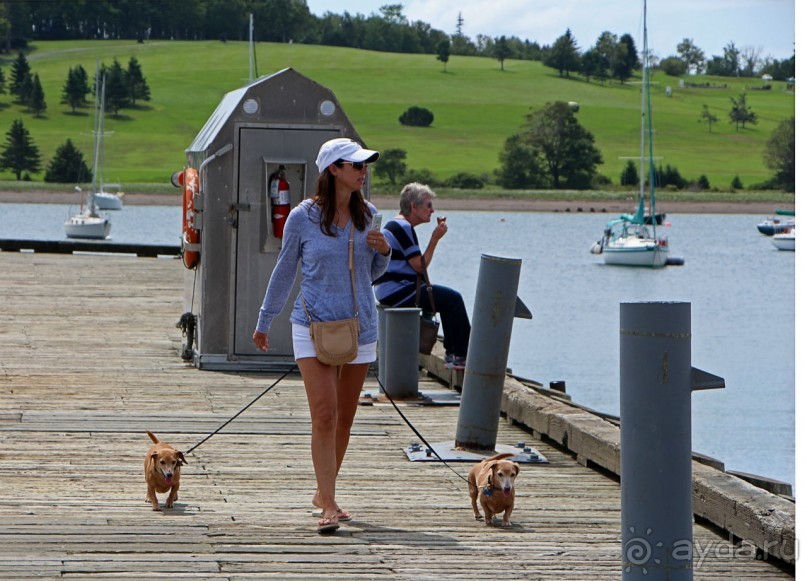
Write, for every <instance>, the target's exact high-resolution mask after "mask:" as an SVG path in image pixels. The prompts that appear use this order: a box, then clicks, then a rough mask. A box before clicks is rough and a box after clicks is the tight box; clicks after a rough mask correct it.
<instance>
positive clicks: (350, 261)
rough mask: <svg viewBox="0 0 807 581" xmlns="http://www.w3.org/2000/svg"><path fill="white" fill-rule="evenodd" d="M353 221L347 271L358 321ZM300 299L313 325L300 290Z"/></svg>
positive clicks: (351, 223) (354, 313)
mask: <svg viewBox="0 0 807 581" xmlns="http://www.w3.org/2000/svg"><path fill="white" fill-rule="evenodd" d="M354 230H355V228H354V226H353V220H351V221H350V238H349V239H348V245H347V248H348V255H347V269H348V270H349V271H350V285H351V288H352V289H353V316H354V317H355V318H356V320H358V319H359V303H358V300H357V299H356V272H355V270H354V269H353V233H354ZM300 299H301V301H302V303H303V311H304V312H305V317H306V318H307V319H308V322H309V324H310V323H312V322H313V321H312V319H311V314H310V313H309V312H308V307H306V306H305V297H304V296H303V291H302V289H301V290H300Z"/></svg>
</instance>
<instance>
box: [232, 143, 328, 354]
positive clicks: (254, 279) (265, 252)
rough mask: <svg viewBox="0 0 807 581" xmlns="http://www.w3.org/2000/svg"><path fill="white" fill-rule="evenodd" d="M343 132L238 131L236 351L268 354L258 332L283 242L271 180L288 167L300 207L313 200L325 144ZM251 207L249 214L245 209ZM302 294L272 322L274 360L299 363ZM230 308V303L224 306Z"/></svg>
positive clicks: (294, 293) (292, 198)
mask: <svg viewBox="0 0 807 581" xmlns="http://www.w3.org/2000/svg"><path fill="white" fill-rule="evenodd" d="M340 136H341V132H340V131H339V130H338V129H311V128H305V129H295V128H287V127H284V128H274V127H268V128H261V127H242V128H240V129H239V132H238V173H237V180H238V183H237V186H236V192H237V194H236V195H237V200H238V202H237V207H238V208H240V209H241V210H240V211H239V212H238V228H237V229H236V237H237V241H236V244H235V248H236V257H235V260H234V264H235V269H236V272H235V273H234V277H233V280H234V281H235V288H234V289H233V293H232V295H231V296H233V297H234V320H233V331H234V340H233V342H232V344H233V345H234V349H233V353H234V355H236V356H243V355H264V354H262V353H261V352H259V351H258V350H257V349H256V348H255V345H254V344H253V343H252V332H253V331H254V330H255V322H256V321H257V319H258V311H259V309H260V306H261V303H262V302H263V296H264V293H265V292H266V285H267V283H268V282H269V276H270V275H271V273H272V269H273V268H274V267H275V264H277V256H278V253H279V251H280V242H281V241H280V238H275V237H274V236H273V234H272V224H271V218H270V216H271V213H270V211H269V210H270V208H271V203H270V201H269V192H268V179H269V177H270V176H271V174H272V173H274V172H275V171H277V170H278V169H279V168H280V166H283V168H284V173H285V176H286V179H287V181H288V182H289V186H290V201H291V206H292V207H294V206H296V205H297V204H298V203H300V202H301V201H302V200H303V198H308V197H311V195H312V194H313V188H314V183H315V182H316V179H317V174H318V172H317V166H316V163H315V160H316V156H317V152H318V151H319V148H320V146H321V145H322V144H323V143H324V142H325V141H327V140H329V139H333V138H335V137H340ZM247 207H248V208H249V209H248V210H245V208H247ZM298 292H299V283H295V285H294V289H292V292H291V295H290V296H289V300H288V301H287V303H286V305H285V307H284V309H283V311H282V312H281V313H280V315H278V317H277V318H276V319H275V320H274V322H273V323H272V328H271V331H270V335H269V353H268V355H266V356H268V357H282V358H284V359H285V358H288V359H289V361H291V360H293V356H294V352H293V350H292V345H291V323H289V314H290V312H291V308H292V306H293V302H294V298H295V297H296V296H297V294H298ZM222 307H224V305H222Z"/></svg>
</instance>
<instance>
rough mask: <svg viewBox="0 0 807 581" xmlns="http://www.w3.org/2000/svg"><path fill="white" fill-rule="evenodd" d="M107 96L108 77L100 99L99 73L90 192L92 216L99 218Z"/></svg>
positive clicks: (103, 82) (96, 87)
mask: <svg viewBox="0 0 807 581" xmlns="http://www.w3.org/2000/svg"><path fill="white" fill-rule="evenodd" d="M105 96H106V75H103V77H102V78H101V95H100V99H99V98H98V73H96V75H95V131H94V133H95V138H94V140H93V141H94V143H95V152H94V156H95V158H94V161H93V168H92V188H91V190H90V199H89V201H88V206H89V211H90V216H97V213H96V211H95V194H96V192H97V191H98V190H97V184H98V171H99V169H98V168H99V167H100V166H101V143H102V141H103V131H104V98H105Z"/></svg>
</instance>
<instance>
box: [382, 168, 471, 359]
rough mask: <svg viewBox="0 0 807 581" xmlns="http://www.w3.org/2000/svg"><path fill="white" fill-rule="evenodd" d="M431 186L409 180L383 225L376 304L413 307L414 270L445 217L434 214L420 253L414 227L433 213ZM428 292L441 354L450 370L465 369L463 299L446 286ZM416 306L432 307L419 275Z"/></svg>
mask: <svg viewBox="0 0 807 581" xmlns="http://www.w3.org/2000/svg"><path fill="white" fill-rule="evenodd" d="M436 197H437V194H435V193H434V192H433V191H432V190H431V188H429V187H428V186H426V185H423V184H419V183H411V184H407V185H406V186H404V188H403V190H401V200H400V203H401V213H400V214H398V215H397V216H395V217H394V218H393V219H392V220H390V221H389V222H387V224H386V225H385V226H384V230H383V232H384V236H385V237H386V238H387V242H389V245H390V247H391V248H392V257H391V259H390V264H389V267H388V268H387V272H386V273H384V274H383V275H382V276H381V277H380V278H378V279H376V280H375V281H374V282H373V285H374V287H375V296H376V299H377V300H378V302H379V303H381V304H382V305H384V306H387V307H414V306H415V295H416V290H417V289H416V284H417V277H418V274H422V273H423V270H424V266H425V267H428V265H429V264H430V263H431V261H432V257H433V256H434V251H435V249H436V248H437V243H438V242H439V241H440V239H441V238H442V237H443V236H445V235H446V232H448V225H447V224H446V219H445V218H437V226H436V227H435V229H434V232H432V236H431V239H430V240H429V244H428V246H426V250H425V251H423V252H421V249H420V245H419V244H418V238H417V235H416V234H415V226H418V225H419V224H426V223H428V222H429V221H430V220H431V216H432V214H434V203H433V200H434V198H436ZM432 294H433V295H434V304H435V309H436V310H437V313H438V314H439V315H440V321H441V323H442V327H443V336H444V341H443V345H444V346H445V350H446V356H445V363H446V367H447V368H449V369H465V357H466V355H467V354H468V339H469V337H470V335H471V324H470V322H469V321H468V313H467V311H466V310H465V301H463V299H462V295H461V294H460V293H459V292H457V291H456V290H454V289H452V288H449V287H447V286H442V285H437V284H432ZM420 306H421V307H423V308H424V310H427V309H431V304H430V303H429V298H428V294H427V293H426V285H425V282H423V281H422V279H421V289H420Z"/></svg>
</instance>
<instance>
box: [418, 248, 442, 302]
mask: <svg viewBox="0 0 807 581" xmlns="http://www.w3.org/2000/svg"><path fill="white" fill-rule="evenodd" d="M420 264H421V267H422V268H423V273H422V274H421V273H420V272H419V273H418V275H417V279H416V281H415V286H416V288H415V306H416V307H419V306H420V279H421V277H422V278H423V280H424V281H425V282H426V293H427V294H428V295H429V302H430V303H431V306H432V310H431V312H432V313H436V312H437V308H436V307H435V306H434V295H433V294H432V283H431V281H430V280H429V273H428V271H427V270H426V259H425V258H423V255H422V254H421V255H420Z"/></svg>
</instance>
